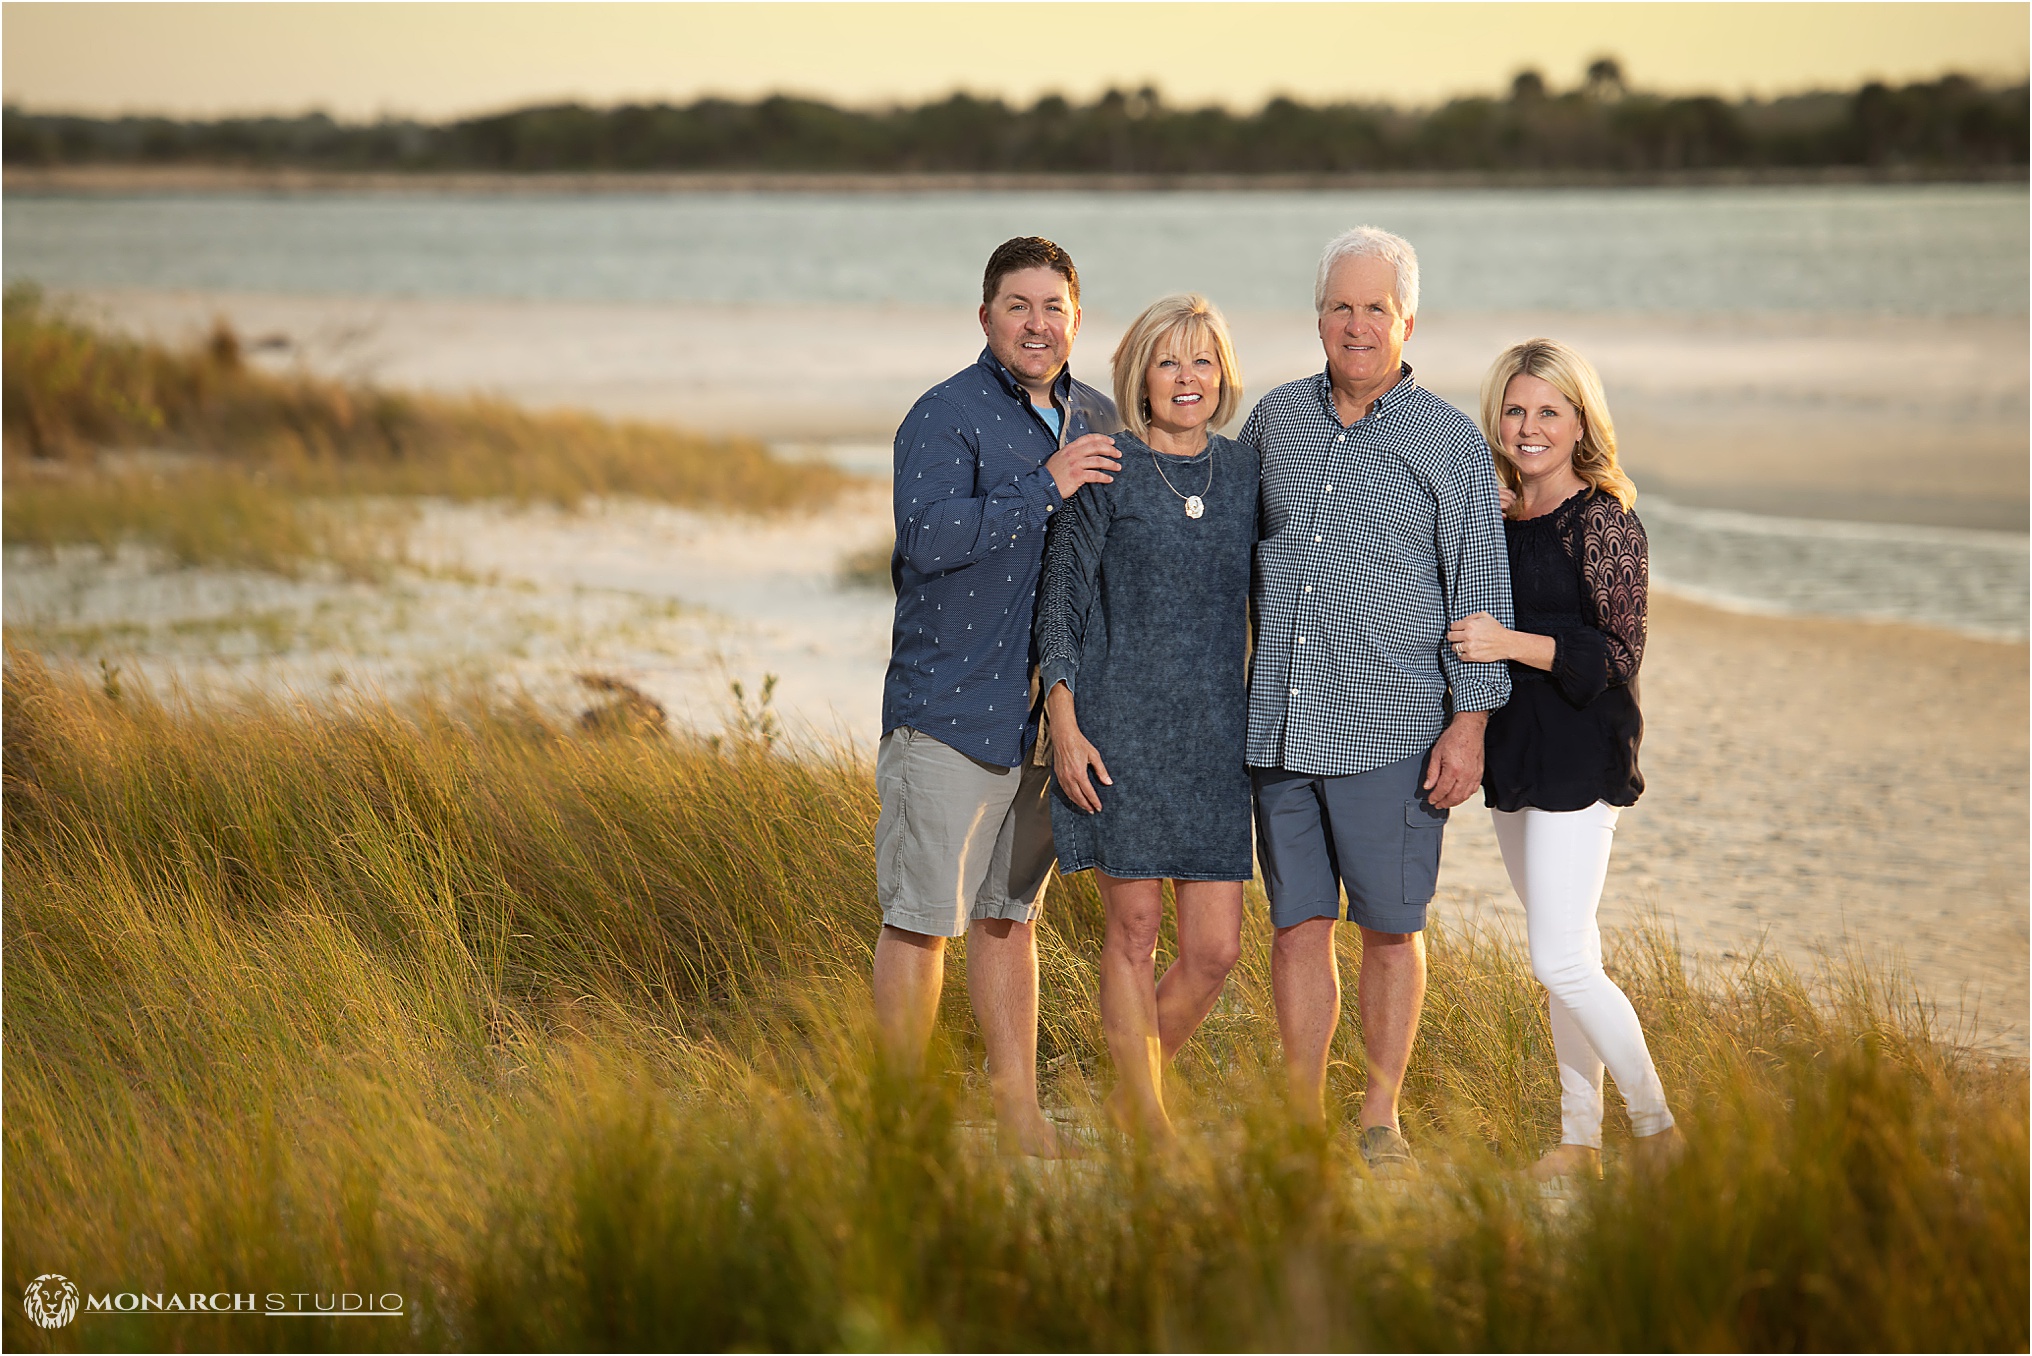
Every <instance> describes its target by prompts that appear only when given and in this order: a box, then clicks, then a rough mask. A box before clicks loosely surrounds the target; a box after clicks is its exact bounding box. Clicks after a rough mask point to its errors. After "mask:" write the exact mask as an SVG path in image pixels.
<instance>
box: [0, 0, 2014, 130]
mask: <svg viewBox="0 0 2032 1356" xmlns="http://www.w3.org/2000/svg"><path fill="white" fill-rule="evenodd" d="M2028 13H2032V6H2028V5H2026V4H2022V3H1986V4H1928V3H1917V4H1912V3H1844V2H1840V0H1834V2H1829V3H1805V4H1789V3H1788V4H1777V3H1722V4H1648V3H1616V2H1613V0H1611V2H1603V3H1579V4H1575V3H1545V4H1540V3H1515V4H1486V3H1430V4H1396V3H1324V2H1321V3H1299V4H1291V3H1247V2H1242V3H1236V2H1233V0H1230V2H1228V3H1178V2H1175V0H1146V2H1143V3H1107V4H1099V3H1074V2H1070V0H1015V2H1006V0H1005V2H998V3H982V4H959V3H948V2H945V0H925V2H923V3H900V4H899V3H834V4H808V3H775V2H773V0H764V2H757V3H737V4H728V3H676V4H669V3H664V4H659V3H623V4H612V3H586V4H559V3H523V4H503V3H487V2H485V0H480V2H475V3H453V4H445V3H379V4H357V3H356V4H287V3H283V4H278V3H263V2H261V0H254V2H252V3H231V4H183V3H164V4H101V3H71V2H63V3H47V2H44V0H36V2H34V3H22V2H20V0H16V2H15V3H8V4H5V5H4V6H0V30H4V32H0V38H4V48H0V68H4V69H0V80H4V86H5V97H6V99H7V100H8V101H9V102H11V103H15V104H19V105H21V106H22V107H25V108H29V109H32V110H36V111H52V112H54V111H65V112H80V113H102V114H103V113H120V112H145V113H162V114H170V115H176V116H186V117H190V116H212V115H220V114H239V113H298V112H304V111H308V110H310V109H323V110H325V111H327V112H330V113H332V114H334V115H336V116H340V117H345V118H351V119H361V118H372V117H377V116H381V115H384V114H387V115H396V116H411V117H421V118H426V119H441V118H449V117H457V116H461V115H466V114H471V113H478V112H488V111H495V110H499V109H504V108H510V107H516V106H522V105H527V104H531V103H537V102H552V101H562V100H577V101H581V102H585V103H591V104H613V103H620V102H626V101H651V100H667V101H671V102H688V101H690V100H692V99H695V98H698V97H700V96H702V95H706V94H720V95H726V96H730V97H735V98H753V97H756V96H758V95H761V94H765V93H773V92H778V91H782V92H789V93H797V94H805V95H813V96H817V97H821V98H825V99H829V100H831V101H833V102H836V103H843V104H851V105H860V106H871V105H881V104H888V103H914V102H917V101H920V100H923V99H927V98H935V97H938V96H941V95H944V94H947V93H949V92H951V91H953V90H955V89H965V90H968V91H971V92H974V93H977V94H984V95H999V96H1001V97H1003V98H1005V99H1010V100H1012V101H1018V102H1023V103H1028V102H1029V101H1031V100H1033V99H1035V98H1037V97H1038V96H1039V95H1042V94H1045V93H1052V92H1056V93H1061V94H1064V95H1066V96H1068V97H1070V98H1074V99H1079V100H1085V99H1089V98H1091V97H1093V96H1094V95H1096V94H1098V93H1100V92H1101V91H1102V90H1104V89H1106V88H1108V87H1109V86H1111V85H1113V86H1120V87H1123V88H1134V87H1139V86H1142V85H1145V84H1149V85H1154V86H1156V87H1157V88H1158V89H1159V90H1161V91H1162V92H1163V93H1164V95H1165V97H1166V99H1167V100H1168V101H1169V102H1171V103H1174V104H1193V105H1196V104H1204V103H1221V104H1225V105H1227V106H1229V107H1231V108H1234V109H1237V110H1247V109H1251V108H1255V107H1258V106H1260V105H1261V104H1262V103H1263V101H1264V100H1266V99H1268V98H1270V97H1272V96H1273V95H1277V94H1288V95H1290V96H1292V97H1295V98H1299V99H1303V100H1306V101H1309V102H1322V101H1328V100H1348V99H1352V100H1356V101H1360V102H1389V103H1396V104H1400V105H1429V104H1433V103H1438V102H1441V101H1443V100H1445V99H1446V98H1448V97H1450V96H1453V95H1456V94H1462V93H1492V92H1497V91H1500V90H1503V89H1506V88H1507V87H1508V84H1509V81H1510V78H1511V76H1513V75H1514V74H1515V73H1516V72H1517V71H1519V70H1520V69H1523V68H1525V67H1534V68H1536V69H1538V70H1540V71H1541V72H1542V73H1543V74H1544V75H1545V76H1546V78H1547V79H1548V80H1549V82H1550V83H1551V84H1552V85H1553V87H1554V88H1555V89H1560V88H1565V87H1568V86H1570V85H1573V84H1575V83H1578V81H1579V78H1580V74H1581V72H1582V71H1583V70H1584V69H1585V67H1586V65H1587V63H1588V62H1589V61H1590V60H1592V59H1594V58H1595V57H1597V56H1602V55H1610V56H1614V57H1615V58H1617V59H1618V60H1619V61H1620V62H1621V63H1622V65H1623V68H1624V71H1625V73H1626V75H1627V77H1628V79H1629V81H1630V83H1631V84H1632V85H1633V86H1636V87H1640V88H1645V89H1653V90H1660V91H1665V92H1693V91H1699V92H1712V93H1718V94H1722V95H1724V96H1727V97H1736V96H1740V95H1745V94H1747V95H1754V96H1759V97H1768V96H1770V95H1774V94H1781V93H1792V92H1797V91H1800V90H1805V89H1812V88H1823V89H1828V88H1852V87H1854V86H1855V85H1857V84H1859V83H1861V82H1862V81H1864V80H1867V79H1884V80H1890V81H1894V82H1902V81H1909V80H1918V79H1929V78H1932V77H1935V76H1937V75H1940V74H1942V73H1944V72H1946V71H1949V70H1959V71H1963V72H1966V73H1969V74H1973V75H1977V76H1980V77H1985V78H1990V79H1998V80H2020V79H2023V78H2025V75H2026V72H2027V65H2028V61H2027V43H2028Z"/></svg>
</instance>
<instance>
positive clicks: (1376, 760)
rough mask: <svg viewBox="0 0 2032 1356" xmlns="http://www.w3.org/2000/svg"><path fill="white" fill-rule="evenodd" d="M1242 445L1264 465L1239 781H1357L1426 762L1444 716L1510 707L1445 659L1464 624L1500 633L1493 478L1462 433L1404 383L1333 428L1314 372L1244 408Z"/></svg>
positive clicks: (1502, 578) (1329, 395)
mask: <svg viewBox="0 0 2032 1356" xmlns="http://www.w3.org/2000/svg"><path fill="white" fill-rule="evenodd" d="M1241 441H1242V442H1244V443H1246V444H1248V445H1249V446H1251V447H1254V448H1255V449H1256V450H1257V453H1258V454H1259V455H1260V456H1261V457H1262V459H1263V501H1262V502H1263V521H1262V541H1261V542H1260V543H1259V544H1258V545H1257V547H1256V577H1255V584H1254V588H1253V591H1252V595H1251V596H1252V598H1253V600H1254V602H1255V607H1256V646H1255V657H1254V662H1253V665H1252V667H1251V669H1250V674H1249V750H1248V761H1249V765H1250V766H1251V767H1264V768H1280V767H1281V768H1283V769H1285V770H1286V771H1289V772H1301V773H1305V774H1307V775H1310V776H1342V775H1345V774H1348V773H1354V772H1367V771H1369V770H1371V769H1372V768H1379V767H1384V766H1386V765H1388V764H1390V763H1394V762H1396V761H1398V760H1399V759H1402V758H1409V757H1411V756H1412V755H1414V754H1419V753H1423V752H1425V751H1426V750H1427V749H1429V748H1431V747H1432V744H1433V741H1434V740H1436V739H1438V738H1439V734H1440V731H1441V730H1443V729H1444V728H1445V727H1446V722H1447V719H1448V716H1449V714H1450V712H1452V711H1487V710H1493V709H1494V708H1496V707H1499V706H1501V705H1502V704H1503V703H1504V702H1506V701H1508V700H1509V699H1510V674H1509V670H1508V668H1507V667H1506V666H1504V665H1503V664H1500V663H1495V664H1469V663H1465V662H1463V661H1462V660H1460V659H1457V658H1456V657H1455V656H1454V654H1453V652H1452V650H1451V649H1450V648H1448V647H1447V646H1446V644H1445V637H1446V628H1447V627H1448V625H1450V624H1451V623H1452V622H1454V621H1457V620H1459V619H1460V618H1462V617H1465V616H1468V615H1469V614H1471V613H1475V612H1488V613H1491V614H1493V615H1494V616H1495V617H1496V618H1497V620H1499V621H1501V622H1502V623H1503V624H1504V625H1505V626H1508V625H1510V624H1511V608H1510V566H1509V559H1508V557H1507V555H1506V554H1505V550H1504V545H1503V515H1502V510H1501V508H1500V506H1499V503H1498V500H1497V498H1496V473H1495V467H1494V465H1493V463H1492V462H1491V460H1490V457H1489V447H1488V444H1487V442H1485V441H1484V440H1483V438H1482V433H1481V430H1480V429H1479V428H1477V427H1476V426H1475V423H1474V421H1473V420H1471V419H1469V418H1468V417H1467V416H1466V415H1465V414H1462V413H1461V412H1460V411H1459V410H1457V409H1455V408H1454V407H1453V406H1452V405H1449V404H1447V403H1446V402H1445V401H1444V400H1441V399H1440V398H1439V397H1438V396H1435V395H1433V394H1432V393H1431V392H1430V391H1427V390H1425V389H1424V388H1423V387H1421V386H1418V385H1417V384H1415V383H1414V382H1413V381H1412V380H1411V368H1410V367H1409V366H1408V365H1407V366H1405V368H1404V375H1403V378H1402V380H1400V381H1399V382H1398V383H1397V385H1396V386H1394V387H1392V388H1391V389H1390V390H1389V391H1388V392H1386V393H1385V394H1384V395H1383V396H1382V398H1381V399H1379V400H1378V401H1377V402H1376V403H1375V405H1374V407H1373V408H1371V410H1370V411H1369V413H1368V414H1367V415H1366V416H1365V417H1363V418H1362V419H1360V420H1357V421H1356V422H1355V423H1354V424H1352V425H1343V424H1342V423H1341V421H1340V416H1339V414H1337V413H1336V412H1335V410H1334V403H1333V386H1332V384H1331V382H1330V381H1329V380H1328V377H1327V374H1326V373H1325V372H1321V373H1320V374H1318V375H1317V376H1311V377H1306V378H1303V379H1301V380H1298V381H1293V382H1287V383H1285V384H1284V385H1282V386H1280V387H1278V388H1277V389H1276V390H1274V391H1272V392H1270V394H1268V395H1266V396H1264V397H1263V399H1262V400H1261V401H1259V402H1257V405H1256V408H1255V410H1254V411H1253V412H1251V414H1250V415H1249V421H1248V423H1247V424H1245V425H1244V426H1243V428H1242V436H1241Z"/></svg>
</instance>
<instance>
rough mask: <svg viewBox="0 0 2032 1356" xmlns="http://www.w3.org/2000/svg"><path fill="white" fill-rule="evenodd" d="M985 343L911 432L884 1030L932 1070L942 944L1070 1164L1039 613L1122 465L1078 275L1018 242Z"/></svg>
mask: <svg viewBox="0 0 2032 1356" xmlns="http://www.w3.org/2000/svg"><path fill="white" fill-rule="evenodd" d="M980 321H981V330H982V332H983V333H984V334H985V335H986V336H987V340H988V346H987V348H986V349H984V350H983V351H982V353H981V356H980V357H979V358H978V359H976V360H975V361H974V363H973V365H972V366H970V367H968V368H966V369H965V370H963V371H961V372H959V373H957V374H956V375H954V376H953V377H951V378H949V379H948V380H946V381H943V382H941V383H939V384H938V385H937V386H934V387H932V388H931V390H929V391H927V392H925V393H924V395H923V396H922V397H921V398H920V399H919V400H918V402H917V404H915V405H914V406H912V407H911V410H910V413H909V414H908V415H906V416H905V417H904V420H903V424H902V426H901V427H900V428H898V429H897V430H896V482H895V501H896V553H895V555H894V556H893V557H892V558H891V560H890V564H889V574H890V578H891V580H892V581H893V582H894V584H895V586H896V628H895V632H894V635H893V639H892V642H891V647H890V657H889V675H888V679H887V681H886V683H885V685H884V689H883V695H882V742H881V745H880V749H879V751H878V753H877V755H876V761H875V783H876V787H877V790H878V791H879V792H880V794H881V798H882V813H881V818H880V820H879V821H878V823H877V824H876V828H875V889H876V893H877V895H878V896H879V897H880V899H881V903H882V935H881V937H880V938H879V939H878V940H877V942H876V944H875V1018H876V1024H877V1026H878V1027H879V1029H880V1032H881V1036H882V1042H883V1047H884V1050H885V1052H886V1053H887V1055H888V1056H889V1058H890V1060H891V1062H892V1063H893V1064H894V1065H895V1066H896V1067H897V1068H899V1069H901V1070H903V1071H906V1072H909V1071H914V1070H916V1069H917V1068H918V1067H919V1066H920V1065H921V1064H922V1062H923V1059H924V1050H925V1046H926V1044H927V1043H928V1042H929V1040H930V1038H931V1028H932V1024H933V1021H934V1020H935V1018H936V1016H937V1013H938V999H939V991H940V989H941V987H942V986H943V984H944V975H945V943H946V939H947V938H948V937H957V936H959V935H961V934H962V933H964V934H965V935H966V937H967V988H968V990H969V993H970V994H971V996H972V998H973V1003H974V1015H975V1018H976V1019H977V1020H978V1021H979V1023H980V1026H981V1035H982V1039H983V1041H984V1042H985V1043H986V1045H987V1047H988V1073H989V1081H990V1083H991V1085H992V1087H993V1090H994V1099H995V1116H996V1119H997V1121H998V1122H999V1123H1000V1125H1001V1127H1002V1131H1003V1134H1004V1135H1005V1136H1006V1137H1007V1138H1008V1140H1009V1141H1011V1142H1012V1144H1011V1147H1013V1148H1015V1149H1017V1150H1019V1151H1021V1152H1023V1153H1028V1154H1037V1155H1043V1156H1055V1155H1056V1154H1057V1152H1058V1138H1057V1134H1056V1132H1055V1131H1054V1130H1053V1129H1052V1127H1051V1124H1050V1122H1048V1121H1047V1120H1045V1118H1044V1115H1043V1113H1042V1112H1041V1111H1040V1110H1039V1109H1038V1105H1037V927H1036V924H1037V916H1038V913H1039V912H1040V910H1041V909H1042V908H1043V903H1044V887H1045V882H1046V880H1047V878H1048V877H1049V875H1050V872H1051V863H1052V842H1051V810H1050V807H1049V805H1048V803H1047V802H1046V800H1045V786H1046V781H1047V777H1048V773H1047V769H1046V768H1044V767H1043V766H1040V765H1037V764H1036V763H1035V760H1032V759H1030V758H1028V757H1026V755H1027V754H1028V753H1029V752H1030V748H1031V745H1032V743H1033V742H1034V741H1035V739H1036V736H1037V729H1036V724H1035V722H1034V721H1033V720H1032V719H1031V708H1032V693H1031V669H1032V664H1031V640H1030V629H1031V617H1032V613H1033V611H1034V610H1035V604H1036V599H1037V579H1038V574H1039V571H1040V569H1041V567H1042V563H1043V557H1044V528H1045V524H1046V522H1047V521H1049V519H1050V516H1051V515H1052V514H1053V513H1055V512H1056V511H1057V510H1058V509H1059V507H1060V506H1061V505H1062V504H1064V502H1065V501H1066V499H1067V498H1068V497H1069V496H1071V495H1073V494H1076V493H1078V492H1079V489H1080V487H1081V486H1082V485H1088V484H1094V483H1105V482H1107V481H1109V480H1111V479H1113V476H1112V475H1111V474H1110V473H1111V472H1114V471H1117V470H1119V469H1121V463H1120V461H1118V460H1117V459H1116V457H1115V445H1114V443H1113V442H1112V441H1111V440H1110V439H1109V438H1108V437H1106V436H1105V435H1106V434H1107V433H1109V432H1113V431H1114V430H1115V429H1116V428H1118V427H1119V426H1120V425H1119V423H1118V422H1117V420H1116V418H1115V406H1114V402H1113V401H1111V400H1109V399H1108V397H1106V396H1105V395H1103V394H1101V393H1100V392H1099V391H1097V390H1095V389H1094V388H1093V387H1091V386H1087V385H1084V384H1082V383H1080V382H1077V381H1074V380H1073V378H1072V373H1071V372H1070V371H1069V370H1067V367H1066V359H1067V357H1068V356H1069V355H1070V354H1071V352H1072V344H1073V340H1074V339H1075V338H1076V337H1077V336H1078V334H1079V322H1080V309H1079V273H1078V271H1077V270H1076V269H1075V268H1074V267H1073V262H1072V259H1071V257H1070V256H1069V255H1067V254H1066V252H1065V251H1064V250H1062V249H1060V248H1059V247H1058V246H1057V245H1054V244H1052V243H1051V242H1050V241H1049V240H1043V239H1040V238H1038V237H1035V236H1019V237H1018V238H1016V239H1014V240H1010V241H1006V242H1004V243H1003V244H1002V245H1001V246H1000V247H999V248H997V249H996V250H995V252H994V254H992V255H991V256H989V259H988V268H987V272H986V274H985V276H984V277H983V279H982V283H981V313H980Z"/></svg>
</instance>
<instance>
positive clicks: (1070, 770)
mask: <svg viewBox="0 0 2032 1356" xmlns="http://www.w3.org/2000/svg"><path fill="white" fill-rule="evenodd" d="M1089 770H1091V771H1092V773H1093V775H1094V776H1096V777H1099V778H1100V779H1101V785H1102V786H1113V785H1114V784H1115V779H1114V778H1112V777H1110V776H1109V775H1108V765H1107V764H1106V763H1104V762H1102V761H1101V751H1100V750H1099V749H1097V748H1095V747H1094V746H1093V744H1092V743H1091V742H1089V741H1088V739H1087V737H1086V736H1085V735H1083V734H1081V733H1080V728H1079V723H1078V722H1077V721H1060V720H1058V719H1056V718H1054V719H1053V721H1052V723H1051V771H1052V775H1053V776H1054V777H1056V778H1057V780H1058V789H1059V791H1060V793H1061V794H1063V795H1064V796H1065V798H1066V799H1067V800H1069V801H1071V802H1072V803H1073V805H1074V807H1076V808H1078V809H1081V810H1084V811H1086V812H1087V813H1088V814H1093V813H1095V812H1096V811H1098V810H1099V809H1100V808H1101V797H1100V793H1099V792H1097V791H1095V790H1094V784H1093V783H1092V782H1091V781H1089V780H1088V779H1087V773H1088V771H1089Z"/></svg>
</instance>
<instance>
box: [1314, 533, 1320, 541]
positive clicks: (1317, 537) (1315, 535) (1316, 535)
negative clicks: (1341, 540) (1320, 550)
mask: <svg viewBox="0 0 2032 1356" xmlns="http://www.w3.org/2000/svg"><path fill="white" fill-rule="evenodd" d="M1312 539H1313V540H1314V541H1318V540H1319V534H1318V533H1316V532H1315V533H1314V534H1313V537H1312Z"/></svg>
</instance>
